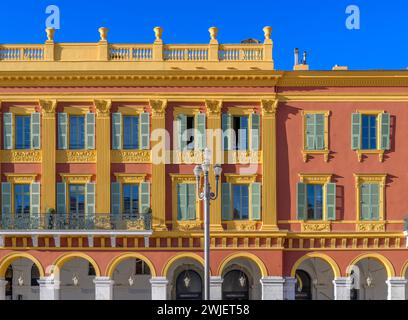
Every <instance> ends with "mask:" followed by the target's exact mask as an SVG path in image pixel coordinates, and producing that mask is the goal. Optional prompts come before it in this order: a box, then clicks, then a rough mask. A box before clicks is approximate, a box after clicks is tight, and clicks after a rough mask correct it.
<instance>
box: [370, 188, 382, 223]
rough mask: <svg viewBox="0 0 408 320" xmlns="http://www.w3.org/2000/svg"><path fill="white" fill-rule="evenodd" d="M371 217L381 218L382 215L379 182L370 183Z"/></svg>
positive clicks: (373, 218)
mask: <svg viewBox="0 0 408 320" xmlns="http://www.w3.org/2000/svg"><path fill="white" fill-rule="evenodd" d="M369 186H370V209H371V210H370V219H371V220H379V217H380V186H379V184H378V183H371V184H370V185H369Z"/></svg>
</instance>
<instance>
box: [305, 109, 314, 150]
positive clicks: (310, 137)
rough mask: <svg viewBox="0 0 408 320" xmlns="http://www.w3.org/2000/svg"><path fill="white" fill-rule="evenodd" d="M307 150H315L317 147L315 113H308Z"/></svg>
mask: <svg viewBox="0 0 408 320" xmlns="http://www.w3.org/2000/svg"><path fill="white" fill-rule="evenodd" d="M305 117H306V130H305V132H306V137H305V139H306V141H305V143H306V150H314V148H315V115H314V114H310V113H307V114H306V116H305Z"/></svg>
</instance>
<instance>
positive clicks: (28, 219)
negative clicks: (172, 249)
mask: <svg viewBox="0 0 408 320" xmlns="http://www.w3.org/2000/svg"><path fill="white" fill-rule="evenodd" d="M0 230H30V231H33V230H53V231H63V230H66V231H69V230H85V231H86V230H101V231H109V230H116V231H120V230H122V231H142V230H151V213H143V214H122V215H117V214H110V213H95V214H72V213H65V214H61V213H55V214H50V213H45V214H38V215H32V214H31V215H30V214H11V215H4V214H3V215H2V216H1V217H0Z"/></svg>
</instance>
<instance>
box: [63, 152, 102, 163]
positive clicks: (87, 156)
mask: <svg viewBox="0 0 408 320" xmlns="http://www.w3.org/2000/svg"><path fill="white" fill-rule="evenodd" d="M95 162H96V150H57V163H95Z"/></svg>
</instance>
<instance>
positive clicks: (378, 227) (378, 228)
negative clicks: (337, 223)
mask: <svg viewBox="0 0 408 320" xmlns="http://www.w3.org/2000/svg"><path fill="white" fill-rule="evenodd" d="M356 229H357V231H358V232H384V231H385V222H380V223H378V222H372V223H370V222H361V223H357V228H356Z"/></svg>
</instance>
